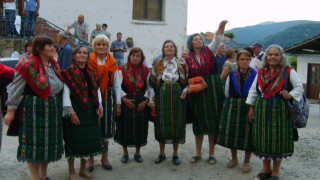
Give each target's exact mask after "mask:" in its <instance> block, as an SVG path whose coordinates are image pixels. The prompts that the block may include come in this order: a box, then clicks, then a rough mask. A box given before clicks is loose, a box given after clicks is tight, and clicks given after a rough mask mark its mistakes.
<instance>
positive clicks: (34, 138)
mask: <svg viewBox="0 0 320 180" xmlns="http://www.w3.org/2000/svg"><path fill="white" fill-rule="evenodd" d="M32 54H33V55H34V56H33V57H30V58H29V59H27V60H25V61H24V62H23V63H22V64H19V65H18V66H17V67H16V72H15V77H14V79H13V81H12V85H11V86H10V87H9V95H8V101H7V106H8V112H7V114H6V115H5V117H4V121H5V123H6V124H7V125H9V124H10V123H11V121H12V120H13V119H14V116H15V114H14V113H15V109H16V108H17V106H18V105H19V102H20V100H21V99H20V97H21V95H23V100H22V101H21V102H20V105H21V111H22V112H21V113H22V115H21V116H20V125H21V127H20V131H19V147H18V151H17V158H18V161H23V162H24V161H27V162H28V167H29V170H30V175H31V179H32V180H39V179H46V178H47V167H48V163H49V162H53V161H57V160H59V159H61V157H62V153H63V141H62V114H61V112H62V102H61V97H60V95H59V93H60V92H61V90H62V88H63V81H62V80H63V78H62V76H61V73H60V68H59V65H58V63H56V61H55V60H54V59H53V58H52V57H53V55H54V47H53V41H52V39H51V38H50V37H47V36H38V37H36V38H34V39H33V43H32Z"/></svg>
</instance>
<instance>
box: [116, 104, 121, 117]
mask: <svg viewBox="0 0 320 180" xmlns="http://www.w3.org/2000/svg"><path fill="white" fill-rule="evenodd" d="M120 115H121V104H117V107H116V117H119V116H120Z"/></svg>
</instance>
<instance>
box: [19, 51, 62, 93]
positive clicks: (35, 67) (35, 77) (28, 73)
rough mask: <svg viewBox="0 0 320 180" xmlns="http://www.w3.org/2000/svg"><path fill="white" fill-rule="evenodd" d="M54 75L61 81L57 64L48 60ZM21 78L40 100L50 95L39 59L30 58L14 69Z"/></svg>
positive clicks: (47, 80) (44, 72) (45, 73)
mask: <svg viewBox="0 0 320 180" xmlns="http://www.w3.org/2000/svg"><path fill="white" fill-rule="evenodd" d="M49 63H51V65H52V67H53V70H54V72H55V74H56V75H57V76H58V78H59V79H60V80H61V81H63V77H62V76H61V73H60V68H59V65H58V63H57V62H56V61H55V60H54V59H53V58H51V59H50V60H49ZM16 70H17V71H19V73H20V74H21V76H22V77H23V78H24V79H25V80H26V82H27V84H28V85H29V86H30V88H31V89H32V90H33V91H34V92H35V93H36V94H37V95H38V96H40V97H41V98H42V99H47V97H48V96H49V95H50V94H51V91H50V83H49V77H48V74H47V71H46V69H45V68H44V65H43V63H42V61H41V60H40V58H39V57H37V56H32V57H29V58H28V59H26V60H25V61H24V62H23V63H22V64H19V65H18V66H17V67H16Z"/></svg>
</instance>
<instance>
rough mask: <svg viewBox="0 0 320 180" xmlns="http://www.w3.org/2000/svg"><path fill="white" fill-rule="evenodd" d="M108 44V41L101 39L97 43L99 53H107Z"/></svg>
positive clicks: (96, 49)
mask: <svg viewBox="0 0 320 180" xmlns="http://www.w3.org/2000/svg"><path fill="white" fill-rule="evenodd" d="M108 48H109V47H108V45H107V43H106V42H103V41H100V42H97V43H96V44H95V47H94V49H95V52H96V53H97V54H106V53H107V52H108Z"/></svg>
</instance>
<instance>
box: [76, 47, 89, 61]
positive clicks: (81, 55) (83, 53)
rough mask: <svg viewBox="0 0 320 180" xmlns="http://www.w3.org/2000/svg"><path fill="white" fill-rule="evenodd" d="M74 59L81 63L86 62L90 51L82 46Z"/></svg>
mask: <svg viewBox="0 0 320 180" xmlns="http://www.w3.org/2000/svg"><path fill="white" fill-rule="evenodd" d="M74 61H75V62H76V63H77V64H78V65H79V64H85V63H86V62H87V61H88V51H87V49H86V48H85V47H81V48H80V49H79V50H78V52H77V53H76V54H75V56H74Z"/></svg>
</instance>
